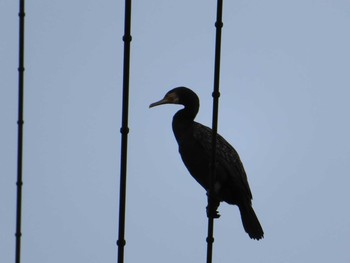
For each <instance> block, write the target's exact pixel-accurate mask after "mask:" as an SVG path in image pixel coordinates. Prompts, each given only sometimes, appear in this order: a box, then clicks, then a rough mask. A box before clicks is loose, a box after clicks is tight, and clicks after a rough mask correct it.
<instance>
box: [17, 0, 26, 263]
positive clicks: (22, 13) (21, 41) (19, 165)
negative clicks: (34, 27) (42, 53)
mask: <svg viewBox="0 0 350 263" xmlns="http://www.w3.org/2000/svg"><path fill="white" fill-rule="evenodd" d="M24 4H25V2H24V0H20V1H19V13H18V16H19V61H18V121H17V125H18V141H17V183H16V184H17V205H16V234H15V236H16V252H15V253H16V258H15V260H16V261H15V262H16V263H19V262H20V261H21V237H22V230H21V224H22V185H23V181H22V162H23V124H24V121H23V100H24V98H23V96H24V17H25V11H24V10H25V9H24V7H25V5H24Z"/></svg>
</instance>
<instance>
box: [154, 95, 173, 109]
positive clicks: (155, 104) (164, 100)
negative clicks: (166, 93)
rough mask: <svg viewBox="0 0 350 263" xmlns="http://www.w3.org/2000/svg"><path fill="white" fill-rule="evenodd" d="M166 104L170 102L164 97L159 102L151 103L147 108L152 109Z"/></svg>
mask: <svg viewBox="0 0 350 263" xmlns="http://www.w3.org/2000/svg"><path fill="white" fill-rule="evenodd" d="M167 103H171V102H170V101H169V99H168V98H167V97H164V98H163V99H161V100H160V101H157V102H154V103H152V104H151V105H149V107H150V108H152V107H155V106H159V105H163V104H167Z"/></svg>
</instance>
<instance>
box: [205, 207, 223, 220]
mask: <svg viewBox="0 0 350 263" xmlns="http://www.w3.org/2000/svg"><path fill="white" fill-rule="evenodd" d="M207 217H208V218H219V217H220V214H219V212H218V211H217V210H216V209H210V207H209V206H207Z"/></svg>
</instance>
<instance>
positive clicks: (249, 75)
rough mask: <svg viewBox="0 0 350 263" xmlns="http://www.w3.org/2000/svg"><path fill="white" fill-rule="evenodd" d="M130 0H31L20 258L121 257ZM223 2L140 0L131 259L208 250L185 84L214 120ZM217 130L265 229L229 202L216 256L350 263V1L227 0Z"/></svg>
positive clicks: (1, 155)
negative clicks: (232, 151) (191, 161)
mask: <svg viewBox="0 0 350 263" xmlns="http://www.w3.org/2000/svg"><path fill="white" fill-rule="evenodd" d="M123 4H124V2H123V1H109V0H108V1H92V0H88V1H86V0H85V1H81V0H76V1H56V0H55V1H43V0H37V1H27V4H26V13H27V15H26V50H25V67H26V71H25V116H24V117H25V125H24V132H25V134H24V173H23V179H24V185H23V198H24V199H23V226H22V228H23V238H22V249H23V250H22V262H50V263H56V262H57V263H58V262H59V263H61V262H85V263H96V262H116V255H117V247H116V245H115V242H116V240H117V227H118V202H119V201H118V196H119V194H118V190H119V160H120V133H119V129H120V126H121V94H122V91H121V86H122V56H123V42H122V40H121V38H122V35H123V29H124V25H123V22H124V10H123V9H124V5H123ZM17 13H18V3H17V2H16V1H10V0H1V2H0V35H1V41H0V74H1V78H0V87H1V88H0V121H1V136H0V145H1V148H0V261H1V262H13V261H14V248H15V237H14V233H15V201H16V199H15V194H16V186H15V182H16V143H17V125H16V121H17V67H18V56H17V53H18V16H17ZM215 15H216V1H188V0H178V1H161V0H154V1H133V13H132V36H133V41H132V51H131V54H132V56H131V57H132V59H131V82H130V89H131V90H130V123H129V127H130V134H129V163H128V192H127V214H126V220H127V221H126V240H127V246H126V248H125V253H126V254H125V262H169V263H175V262H176V263H177V262H205V258H206V243H205V238H206V229H207V218H206V214H205V206H206V195H205V191H204V190H203V189H202V188H201V187H200V186H199V185H198V184H197V183H196V182H195V181H194V180H193V179H192V178H191V176H190V175H189V174H188V172H187V170H186V168H185V167H184V165H183V164H182V161H181V159H180V156H179V154H178V152H177V145H176V142H175V138H174V136H173V134H172V130H171V120H172V116H173V114H174V113H175V112H176V111H177V110H178V109H179V107H177V106H162V107H159V108H154V109H148V105H149V104H150V103H151V102H154V101H156V100H158V99H160V98H162V97H163V96H164V94H165V93H166V92H167V91H168V90H170V89H172V88H174V87H176V86H182V85H183V86H187V87H190V88H192V89H193V90H194V91H196V92H197V94H198V95H199V96H200V99H201V109H200V112H199V114H198V117H197V121H199V122H201V123H204V124H206V125H209V126H210V125H211V109H212V97H211V92H212V84H213V61H214V56H213V54H214V37H215V28H214V22H215ZM223 20H224V28H223V38H222V41H223V42H222V70H221V85H220V89H221V94H222V96H221V99H220V116H219V132H220V133H221V134H222V135H223V136H224V137H225V138H226V139H227V140H228V141H229V142H230V143H231V144H232V145H234V147H235V148H236V149H237V151H238V152H239V153H240V156H241V159H242V161H243V163H244V165H245V168H246V171H247V174H248V177H249V182H250V186H251V189H252V192H253V196H254V199H253V206H254V209H255V211H256V213H257V214H258V217H259V219H260V221H261V223H262V225H263V227H264V230H265V238H264V239H263V240H262V241H259V242H257V241H253V240H251V239H249V237H248V235H247V234H246V233H245V232H244V230H243V227H242V224H241V220H240V217H239V212H238V209H237V207H233V206H229V205H226V204H222V205H221V207H220V213H221V215H222V216H221V218H220V219H219V220H216V221H215V243H214V259H213V262H221V263H225V262H241V263H244V262H261V263H271V262H276V263H281V262H282V263H295V262H298V263H303V262H320V263H328V262H350V254H349V252H348V250H349V244H350V224H349V222H350V210H349V206H348V200H349V199H350V193H349V190H348V188H349V185H350V178H349V171H350V162H349V159H350V142H349V139H348V136H349V134H350V125H349V112H350V105H349V98H350V91H349V87H350V77H349V68H350V49H349V47H350V35H349V25H350V2H349V1H341V0H319V1H311V0H303V1H301V0H296V1H277V0H274V1H273V0H268V1H258V0H252V1H242V0H240V1H224V15H223Z"/></svg>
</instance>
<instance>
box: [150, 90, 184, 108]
mask: <svg viewBox="0 0 350 263" xmlns="http://www.w3.org/2000/svg"><path fill="white" fill-rule="evenodd" d="M178 101H179V99H178V97H177V96H176V94H174V93H169V94H167V95H165V97H164V98H163V99H161V100H160V101H157V102H154V103H152V104H151V105H149V107H150V108H152V107H155V106H159V105H163V104H177V103H178Z"/></svg>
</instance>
